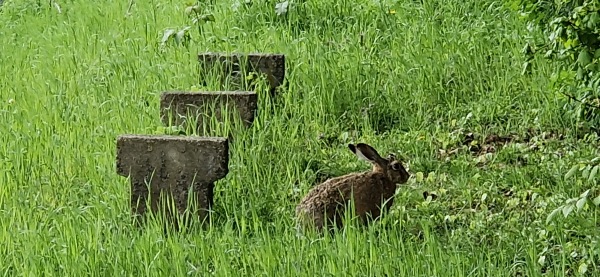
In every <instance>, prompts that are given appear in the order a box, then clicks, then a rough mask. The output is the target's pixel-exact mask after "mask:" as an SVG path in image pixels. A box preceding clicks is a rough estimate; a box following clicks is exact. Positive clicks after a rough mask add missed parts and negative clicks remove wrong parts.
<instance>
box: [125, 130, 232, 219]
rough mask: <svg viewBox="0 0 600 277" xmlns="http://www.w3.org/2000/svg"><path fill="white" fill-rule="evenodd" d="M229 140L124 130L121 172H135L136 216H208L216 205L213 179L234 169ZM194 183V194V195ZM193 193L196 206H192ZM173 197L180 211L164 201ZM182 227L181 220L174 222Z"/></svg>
mask: <svg viewBox="0 0 600 277" xmlns="http://www.w3.org/2000/svg"><path fill="white" fill-rule="evenodd" d="M228 163H229V144H228V140H227V139H226V138H220V137H182V136H154V135H152V136H147V135H122V136H119V137H118V138H117V162H116V167H117V173H118V174H119V175H121V176H125V177H128V176H129V177H130V180H131V211H132V213H133V214H134V216H141V215H144V214H146V213H147V212H148V211H147V208H146V207H147V203H146V201H147V200H148V199H149V204H150V205H149V206H150V209H151V212H152V213H156V212H162V211H166V212H167V217H170V219H173V218H172V215H174V214H176V213H178V214H179V215H184V216H187V217H188V218H189V217H191V216H193V215H196V216H197V218H198V219H200V220H204V219H206V218H207V217H208V210H209V209H210V208H211V206H212V205H213V187H214V182H216V181H217V180H219V179H222V178H224V177H225V176H226V175H227V173H228V172H229V167H228ZM190 188H192V189H193V193H192V194H190V193H189V192H190ZM188 196H189V197H190V198H191V201H193V202H192V203H194V204H195V206H196V207H197V209H194V210H192V209H188V208H189V207H188ZM167 199H169V200H170V201H172V202H171V203H170V205H174V207H175V208H176V211H173V210H172V209H171V208H170V207H164V206H162V205H163V203H165V202H164V201H165V200H167ZM174 224H175V226H176V227H179V223H178V221H175V222H174Z"/></svg>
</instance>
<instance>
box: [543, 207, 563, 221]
mask: <svg viewBox="0 0 600 277" xmlns="http://www.w3.org/2000/svg"><path fill="white" fill-rule="evenodd" d="M561 208H562V207H558V208H556V209H554V210H553V211H552V212H551V213H550V214H549V215H548V217H546V224H548V223H550V221H552V219H553V218H554V217H555V216H556V214H558V213H559V212H560V210H561Z"/></svg>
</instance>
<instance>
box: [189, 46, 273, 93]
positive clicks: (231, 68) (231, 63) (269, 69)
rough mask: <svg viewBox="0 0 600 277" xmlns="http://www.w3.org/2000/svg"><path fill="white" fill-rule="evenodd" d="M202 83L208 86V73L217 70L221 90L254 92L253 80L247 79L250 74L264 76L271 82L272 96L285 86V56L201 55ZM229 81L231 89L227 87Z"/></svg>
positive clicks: (199, 57) (199, 56)
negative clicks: (280, 87)
mask: <svg viewBox="0 0 600 277" xmlns="http://www.w3.org/2000/svg"><path fill="white" fill-rule="evenodd" d="M198 60H199V61H200V82H201V83H203V84H204V85H206V75H207V73H208V72H211V71H213V70H217V76H219V77H218V78H219V79H220V83H221V88H220V89H221V90H254V89H255V85H254V84H253V83H252V81H253V80H247V79H246V78H245V77H246V76H247V75H248V74H249V73H252V72H254V73H258V74H264V75H265V76H266V79H267V80H268V82H269V87H270V92H271V95H274V94H275V92H276V90H277V88H278V87H279V86H281V85H282V84H283V81H284V78H285V55H283V54H240V53H233V54H222V53H201V54H199V55H198ZM227 79H229V84H230V87H227V86H226V84H225V83H226V80H227Z"/></svg>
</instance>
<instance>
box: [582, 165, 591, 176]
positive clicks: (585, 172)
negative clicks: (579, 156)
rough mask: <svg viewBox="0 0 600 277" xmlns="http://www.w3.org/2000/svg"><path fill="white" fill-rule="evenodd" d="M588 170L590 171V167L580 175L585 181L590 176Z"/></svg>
mask: <svg viewBox="0 0 600 277" xmlns="http://www.w3.org/2000/svg"><path fill="white" fill-rule="evenodd" d="M590 169H592V167H591V166H589V165H588V166H586V167H585V168H584V169H583V173H581V174H582V175H583V178H586V179H587V178H588V177H589V176H590Z"/></svg>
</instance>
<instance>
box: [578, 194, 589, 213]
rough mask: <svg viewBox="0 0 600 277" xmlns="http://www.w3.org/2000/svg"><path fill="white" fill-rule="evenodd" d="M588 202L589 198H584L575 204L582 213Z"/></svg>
mask: <svg viewBox="0 0 600 277" xmlns="http://www.w3.org/2000/svg"><path fill="white" fill-rule="evenodd" d="M586 201H587V197H583V198H581V199H579V201H577V203H576V204H575V206H576V207H577V211H581V209H583V205H585V202H586Z"/></svg>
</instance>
